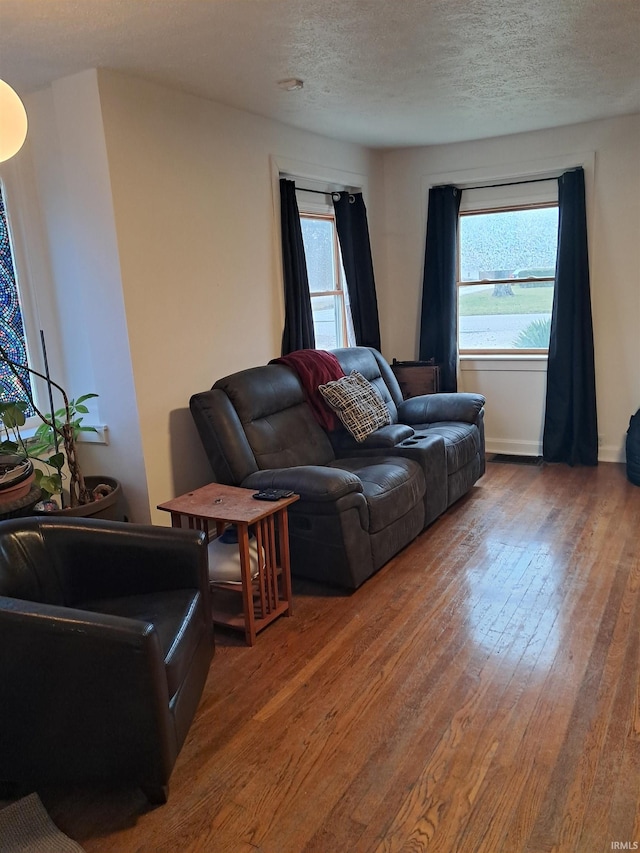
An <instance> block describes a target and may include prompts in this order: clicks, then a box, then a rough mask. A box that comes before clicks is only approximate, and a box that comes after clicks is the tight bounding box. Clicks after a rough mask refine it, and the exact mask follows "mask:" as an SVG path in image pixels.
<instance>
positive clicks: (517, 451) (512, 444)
mask: <svg viewBox="0 0 640 853" xmlns="http://www.w3.org/2000/svg"><path fill="white" fill-rule="evenodd" d="M485 446H486V452H487V453H508V454H509V455H511V456H542V445H541V443H540V442H539V441H514V440H512V439H508V438H489V437H487V438H486V439H485Z"/></svg>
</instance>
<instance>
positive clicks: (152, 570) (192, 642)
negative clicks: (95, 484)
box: [0, 517, 213, 802]
mask: <svg viewBox="0 0 640 853" xmlns="http://www.w3.org/2000/svg"><path fill="white" fill-rule="evenodd" d="M212 654H213V628H212V621H211V612H210V598H209V588H208V580H207V550H206V541H205V537H204V534H202V533H199V532H196V531H186V530H185V531H176V530H172V529H170V528H163V527H151V526H142V525H134V524H124V523H121V522H112V521H97V520H87V519H63V518H60V517H54V518H37V517H34V518H22V519H14V520H11V521H4V522H2V523H0V683H1V684H2V695H1V698H0V781H1V782H3V783H9V784H14V783H17V784H18V785H20V786H23V785H26V784H28V785H30V786H34V787H35V786H38V785H43V784H66V783H72V784H77V783H94V782H95V783H101V784H105V783H106V784H112V783H123V782H124V783H129V784H134V785H139V786H140V787H141V788H142V789H143V790H144V792H145V793H146V795H147V796H148V798H149V799H150V800H151V801H152V802H166V797H167V793H168V780H169V776H170V774H171V771H172V769H173V766H174V763H175V761H176V758H177V756H178V753H179V751H180V749H181V747H182V744H183V742H184V740H185V738H186V735H187V732H188V730H189V726H190V724H191V721H192V719H193V715H194V713H195V710H196V707H197V704H198V702H199V700H200V696H201V694H202V689H203V687H204V683H205V680H206V677H207V673H208V670H209V665H210V662H211V656H212Z"/></svg>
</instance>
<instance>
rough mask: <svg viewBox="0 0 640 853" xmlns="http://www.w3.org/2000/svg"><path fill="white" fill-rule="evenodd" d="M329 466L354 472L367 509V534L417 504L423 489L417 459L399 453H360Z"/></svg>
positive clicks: (395, 518)
mask: <svg viewBox="0 0 640 853" xmlns="http://www.w3.org/2000/svg"><path fill="white" fill-rule="evenodd" d="M331 467H332V468H341V469H342V470H345V471H349V472H351V473H352V474H355V475H356V477H358V479H359V480H360V482H361V483H362V491H363V494H364V498H365V500H366V502H367V508H368V511H369V528H368V529H369V533H377V532H379V531H380V530H384V528H385V527H388V526H389V525H390V524H393V523H394V522H395V521H397V520H398V519H399V518H402V516H404V515H406V514H407V513H408V512H409V511H410V510H412V509H413V508H414V507H415V506H416V504H418V503H420V500H421V499H422V497H423V495H424V491H425V481H424V476H423V474H422V470H421V468H420V466H419V465H418V463H417V462H414V461H413V460H412V459H405V458H404V457H401V456H393V457H386V456H377V457H368V456H361V457H356V458H352V459H338V460H336V461H335V462H333V463H331Z"/></svg>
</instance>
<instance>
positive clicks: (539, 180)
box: [456, 175, 560, 192]
mask: <svg viewBox="0 0 640 853" xmlns="http://www.w3.org/2000/svg"><path fill="white" fill-rule="evenodd" d="M559 177H560V175H554V176H553V177H550V178H530V179H529V180H525V181H508V182H507V183H504V184H484V185H483V186H479V187H457V188H456V189H459V190H460V192H463V191H464V190H493V189H498V187H517V186H519V185H520V184H544V183H546V182H547V181H557V180H558V178H559Z"/></svg>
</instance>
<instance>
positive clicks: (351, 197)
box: [295, 187, 355, 204]
mask: <svg viewBox="0 0 640 853" xmlns="http://www.w3.org/2000/svg"><path fill="white" fill-rule="evenodd" d="M295 189H296V192H298V191H299V192H303V193H316V194H317V195H330V196H331V198H332V199H333V200H334V201H339V199H340V192H341V191H340V190H310V189H308V188H307V187H296V188H295ZM342 192H345V193H346V192H347V190H342ZM349 201H350V202H351V204H353V202H354V201H355V196H354V195H353V193H349Z"/></svg>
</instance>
